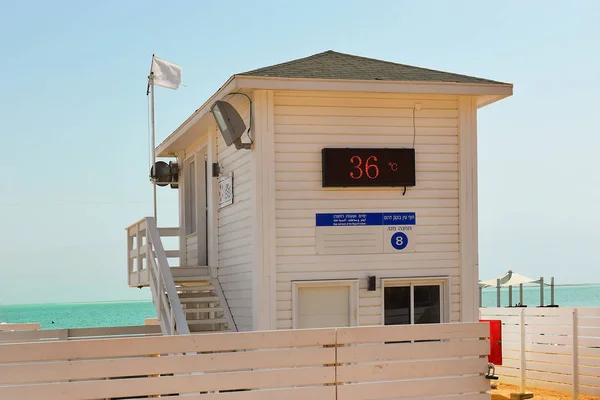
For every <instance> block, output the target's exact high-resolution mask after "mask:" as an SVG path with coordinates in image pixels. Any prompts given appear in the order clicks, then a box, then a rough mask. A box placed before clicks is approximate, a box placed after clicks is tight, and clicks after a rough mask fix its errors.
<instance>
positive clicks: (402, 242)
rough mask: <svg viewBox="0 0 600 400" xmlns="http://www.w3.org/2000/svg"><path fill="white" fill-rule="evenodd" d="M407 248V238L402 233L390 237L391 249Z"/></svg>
mask: <svg viewBox="0 0 600 400" xmlns="http://www.w3.org/2000/svg"><path fill="white" fill-rule="evenodd" d="M406 246H408V236H406V234H405V233H404V232H396V233H394V234H393V235H392V247H393V248H395V249H396V250H404V249H405V248H406Z"/></svg>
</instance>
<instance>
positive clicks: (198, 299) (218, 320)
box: [127, 217, 237, 335]
mask: <svg viewBox="0 0 600 400" xmlns="http://www.w3.org/2000/svg"><path fill="white" fill-rule="evenodd" d="M178 235H179V229H177V228H158V227H156V220H155V219H154V218H152V217H146V218H144V219H142V220H141V221H138V222H136V223H135V224H133V225H132V226H130V227H128V228H127V254H128V263H127V274H128V282H129V286H131V287H138V288H141V287H150V291H151V292H152V301H153V302H154V305H155V307H156V314H157V316H158V320H159V321H160V326H161V330H162V332H163V334H165V335H181V334H183V335H185V334H189V333H201V332H218V331H237V327H236V326H235V323H234V321H233V318H232V316H231V312H230V310H229V306H228V305H227V300H226V299H225V296H224V295H223V290H222V289H221V285H220V283H219V281H218V280H217V279H213V278H212V277H211V274H210V269H209V267H207V266H198V267H189V266H186V267H171V266H170V265H169V261H168V258H180V257H179V251H178V250H165V249H164V247H163V243H162V237H178Z"/></svg>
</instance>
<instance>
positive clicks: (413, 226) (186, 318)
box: [127, 51, 512, 334]
mask: <svg viewBox="0 0 600 400" xmlns="http://www.w3.org/2000/svg"><path fill="white" fill-rule="evenodd" d="M511 94H512V85H511V84H507V83H502V82H496V81H492V80H488V79H481V78H476V77H471V76H465V75H459V74H454V73H447V72H441V71H435V70H431V69H425V68H419V67H413V66H408V65H402V64H396V63H392V62H386V61H381V60H374V59H369V58H364V57H358V56H354V55H348V54H342V53H337V52H334V51H326V52H324V53H320V54H315V55H312V56H310V57H306V58H303V59H298V60H293V61H289V62H285V63H282V64H277V65H273V66H269V67H265V68H260V69H257V70H254V71H249V72H245V73H240V74H236V75H233V76H232V77H231V78H230V79H229V80H228V81H227V82H225V84H224V85H223V86H222V87H221V88H220V89H219V90H218V91H217V92H216V93H215V94H213V96H212V97H210V98H209V99H208V100H207V101H206V102H205V103H204V104H203V105H202V106H200V108H198V109H197V110H196V112H194V113H193V114H192V115H191V116H190V117H189V118H188V119H187V120H186V121H184V122H183V123H182V124H181V126H179V127H178V128H177V129H176V130H175V131H174V132H173V133H172V134H171V135H170V136H168V137H167V138H166V140H164V142H163V143H161V144H160V145H159V146H158V147H157V148H156V152H157V155H158V156H159V157H161V158H163V159H166V161H165V162H163V163H161V164H160V165H157V166H156V171H159V169H160V170H161V171H162V172H161V173H160V177H157V179H159V183H161V184H162V185H165V188H163V189H160V190H178V192H179V210H180V211H179V215H180V224H179V227H164V228H159V227H157V226H156V221H155V219H154V218H151V217H148V218H144V219H142V220H141V221H139V222H137V223H134V224H133V225H131V226H130V227H129V228H127V238H128V253H127V254H128V280H129V285H130V286H132V287H142V286H149V287H150V288H151V291H152V294H153V300H154V303H155V305H156V308H157V313H158V316H159V319H160V322H161V326H162V330H163V332H164V333H167V334H175V333H188V332H190V331H192V332H199V331H211V330H212V331H214V330H217V331H218V330H233V331H250V330H273V329H289V328H314V327H330V326H356V325H385V324H419V323H444V322H474V321H477V320H478V314H479V312H478V306H479V298H478V297H479V290H478V282H479V277H478V245H477V110H478V109H479V108H481V107H484V106H488V105H490V104H492V103H494V102H496V101H498V100H501V99H503V98H505V97H508V96H510V95H511ZM238 115H239V116H240V117H241V121H240V120H239V119H237V118H238V117H237V116H238ZM240 129H242V130H243V132H240ZM159 167H160V168H159ZM165 237H171V238H173V237H175V238H176V242H177V243H178V248H167V249H165V248H164V245H163V242H164V243H166V241H163V239H164V238H165Z"/></svg>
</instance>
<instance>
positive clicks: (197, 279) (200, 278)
mask: <svg viewBox="0 0 600 400" xmlns="http://www.w3.org/2000/svg"><path fill="white" fill-rule="evenodd" d="M211 280H212V278H211V277H210V276H208V275H197V276H174V277H173V281H175V282H176V283H184V282H205V281H207V282H210V281H211Z"/></svg>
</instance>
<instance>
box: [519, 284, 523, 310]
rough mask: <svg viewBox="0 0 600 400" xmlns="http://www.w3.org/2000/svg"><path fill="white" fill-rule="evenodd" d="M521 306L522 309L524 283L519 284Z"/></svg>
mask: <svg viewBox="0 0 600 400" xmlns="http://www.w3.org/2000/svg"><path fill="white" fill-rule="evenodd" d="M519 304H521V307H522V306H523V284H522V283H520V284H519Z"/></svg>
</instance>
